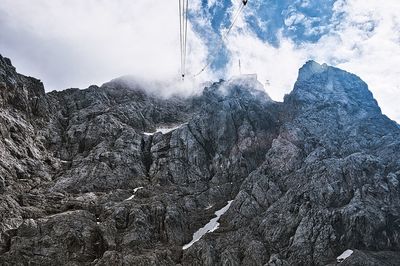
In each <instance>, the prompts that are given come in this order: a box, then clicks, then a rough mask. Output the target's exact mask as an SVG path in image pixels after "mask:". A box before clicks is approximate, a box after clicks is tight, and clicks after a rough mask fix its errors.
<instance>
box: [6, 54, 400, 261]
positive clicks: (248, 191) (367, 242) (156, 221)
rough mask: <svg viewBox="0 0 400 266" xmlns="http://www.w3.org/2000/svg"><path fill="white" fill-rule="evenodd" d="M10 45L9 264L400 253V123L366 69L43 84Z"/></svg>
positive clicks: (365, 257) (311, 65)
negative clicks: (285, 88)
mask: <svg viewBox="0 0 400 266" xmlns="http://www.w3.org/2000/svg"><path fill="white" fill-rule="evenodd" d="M0 59H1V60H0V63H1V64H2V66H0V69H7V71H4V72H3V73H4V75H2V76H0V90H1V95H0V96H1V97H2V98H0V99H1V100H2V104H1V105H0V122H1V123H0V140H1V141H0V264H1V265H17V264H21V265H22V264H38V265H55V264H59V265H66V264H68V265H69V264H77V265H98V266H100V265H207V266H208V265H224V264H231V265H256V266H258V265H268V266H273V265H327V264H328V265H329V264H331V265H333V264H334V263H335V262H336V259H337V258H340V259H343V257H345V261H344V262H343V263H344V264H346V263H347V265H360V264H361V265H365V264H366V265H369V264H368V263H370V262H374V263H375V262H376V263H375V264H381V265H385V263H387V264H388V265H396V264H398V263H399V261H400V257H399V250H400V240H399V238H398V237H397V236H399V235H400V226H399V221H400V209H399V206H400V161H399V160H398V158H400V154H399V151H400V129H399V128H398V125H397V124H396V123H394V122H393V121H390V120H389V119H388V118H387V117H385V116H383V115H382V114H381V113H380V111H379V107H377V104H376V101H375V100H374V99H373V96H372V94H371V93H370V92H369V90H368V87H367V85H366V84H365V83H364V82H362V81H361V80H360V79H359V78H358V77H357V76H355V75H352V74H350V73H347V72H345V71H342V70H340V69H337V68H333V67H329V66H327V65H319V64H318V63H316V62H313V61H309V62H307V63H306V64H305V65H304V66H303V67H302V68H301V69H300V71H299V78H298V80H297V82H296V84H295V86H294V89H293V91H292V92H291V93H290V94H289V95H287V96H286V97H285V101H284V102H282V103H280V102H274V101H271V100H270V98H269V96H268V95H267V94H266V93H265V92H264V89H263V88H262V85H261V84H260V83H259V82H258V81H257V79H256V78H255V77H254V76H240V77H236V78H233V79H231V80H228V81H223V80H221V81H219V82H215V83H212V84H209V85H207V86H206V88H204V90H202V91H201V92H200V93H197V94H195V95H191V96H188V97H158V95H152V94H149V93H147V91H146V93H143V91H141V89H144V90H146V88H145V87H143V84H140V85H141V88H139V90H138V89H137V87H136V85H137V84H136V83H134V84H133V85H132V84H129V83H121V82H119V81H118V80H117V81H115V80H114V81H111V82H110V83H106V84H104V85H103V86H101V87H97V86H91V87H89V88H88V89H84V90H79V89H70V90H65V91H60V92H58V91H53V92H50V93H44V91H43V92H42V93H41V94H36V96H35V94H34V92H39V91H42V89H43V86H42V85H41V83H40V82H39V81H37V80H35V79H32V78H27V77H24V76H23V75H20V74H17V73H15V70H14V71H13V70H12V68H11V67H10V65H9V63H8V62H6V60H4V59H2V58H0ZM7 80H15V81H16V82H7ZM135 84H136V85H135ZM159 86H160V87H159ZM156 87H158V88H159V89H160V88H161V89H163V87H162V85H160V84H159V85H157V86H156ZM164 89H165V88H164ZM21 99H22V100H21ZM21 103H22V104H21ZM227 203H228V204H227ZM214 215H217V217H216V218H215V217H214ZM211 222H212V223H211ZM209 224H212V225H213V226H212V228H208V229H207V225H209ZM204 230H206V231H204ZM199 233H201V234H200V235H199ZM187 244H190V245H187ZM192 244H193V245H192ZM343 254H344V255H346V256H344V255H343ZM374 263H370V264H371V265H373V264H374Z"/></svg>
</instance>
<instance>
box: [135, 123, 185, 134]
mask: <svg viewBox="0 0 400 266" xmlns="http://www.w3.org/2000/svg"><path fill="white" fill-rule="evenodd" d="M186 124H187V123H183V124H180V125H177V126H174V127H158V128H157V129H156V132H143V134H145V135H147V136H151V135H154V134H156V133H157V132H160V133H161V134H167V133H168V132H171V131H173V130H175V129H178V128H180V127H182V126H184V125H186Z"/></svg>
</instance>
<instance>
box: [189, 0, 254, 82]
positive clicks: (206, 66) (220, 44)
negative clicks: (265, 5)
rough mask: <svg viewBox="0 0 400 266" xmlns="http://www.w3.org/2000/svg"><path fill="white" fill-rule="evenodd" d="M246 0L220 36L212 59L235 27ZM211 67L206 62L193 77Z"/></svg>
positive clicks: (245, 0) (244, 0) (209, 62)
mask: <svg viewBox="0 0 400 266" xmlns="http://www.w3.org/2000/svg"><path fill="white" fill-rule="evenodd" d="M247 2H248V0H243V1H242V3H241V5H240V7H239V9H238V10H237V11H236V13H235V15H234V16H233V20H232V23H231V25H230V26H229V28H228V30H227V31H226V32H225V33H224V34H223V35H222V38H221V39H220V41H219V42H218V46H217V47H216V49H215V50H214V52H213V53H212V57H214V55H215V54H216V53H217V52H218V51H219V49H220V47H221V46H222V44H223V42H224V40H225V39H226V38H227V37H228V34H229V33H230V31H231V30H232V28H233V26H234V25H235V23H236V21H237V19H238V18H239V15H240V14H241V13H242V11H243V8H244V7H245V6H246V4H247ZM210 65H211V60H209V61H208V63H207V64H206V65H205V66H204V67H203V68H202V69H201V70H200V71H199V72H198V73H197V74H195V75H194V77H197V76H199V75H200V74H201V73H203V72H204V71H205V70H206V69H207V68H208V67H209V66H210Z"/></svg>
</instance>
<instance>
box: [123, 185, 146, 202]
mask: <svg viewBox="0 0 400 266" xmlns="http://www.w3.org/2000/svg"><path fill="white" fill-rule="evenodd" d="M142 188H143V187H137V188H135V189H133V195H132V196H130V197H129V198H127V199H126V200H125V201H127V200H131V199H133V198H134V197H135V193H136V192H137V191H138V190H139V189H142Z"/></svg>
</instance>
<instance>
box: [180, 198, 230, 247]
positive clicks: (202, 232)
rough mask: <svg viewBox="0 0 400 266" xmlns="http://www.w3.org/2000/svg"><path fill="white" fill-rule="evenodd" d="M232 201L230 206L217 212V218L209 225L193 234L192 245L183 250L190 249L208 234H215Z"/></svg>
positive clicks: (187, 245)
mask: <svg viewBox="0 0 400 266" xmlns="http://www.w3.org/2000/svg"><path fill="white" fill-rule="evenodd" d="M231 203H232V200H230V201H228V204H227V205H226V206H225V207H223V208H222V209H220V210H218V211H216V212H215V215H216V216H217V217H215V218H213V219H211V220H210V221H209V222H208V224H206V225H205V226H204V227H202V228H200V229H199V230H197V231H196V232H195V233H194V234H193V240H192V241H190V243H188V244H186V245H184V246H183V247H182V249H188V248H189V247H191V246H192V245H193V244H194V243H195V242H197V241H199V240H200V239H201V238H202V237H203V236H204V235H205V234H207V233H208V232H214V231H215V230H217V229H218V227H219V222H218V220H219V219H220V218H221V216H222V215H223V214H224V213H225V212H226V211H227V210H228V209H229V207H230V206H231Z"/></svg>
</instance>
